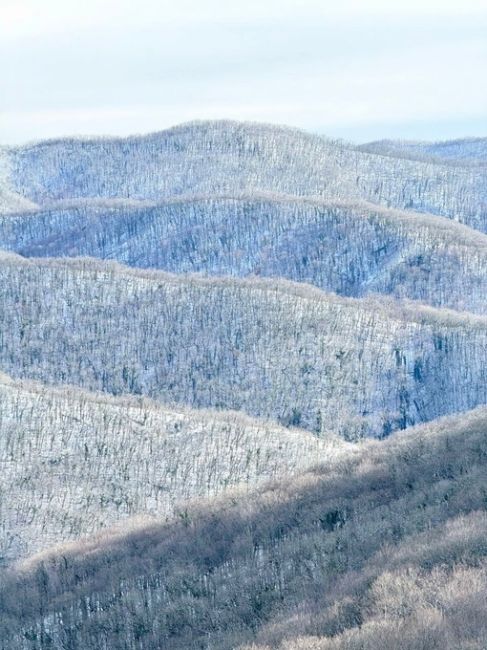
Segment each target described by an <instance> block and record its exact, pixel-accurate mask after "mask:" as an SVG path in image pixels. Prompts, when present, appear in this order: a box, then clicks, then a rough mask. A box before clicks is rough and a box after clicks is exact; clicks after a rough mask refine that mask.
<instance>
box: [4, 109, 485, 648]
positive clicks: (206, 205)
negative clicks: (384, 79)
mask: <svg viewBox="0 0 487 650" xmlns="http://www.w3.org/2000/svg"><path fill="white" fill-rule="evenodd" d="M486 151H487V145H486V140H485V139H482V138H477V139H464V140H454V141H449V142H436V143H426V142H403V141H391V140H383V141H378V142H372V143H369V144H367V145H361V146H356V145H352V144H348V143H346V142H342V141H340V140H331V139H327V138H324V137H321V136H318V135H311V134H309V133H306V132H304V131H299V130H297V129H290V128H285V127H278V126H272V125H265V124H254V123H238V122H230V121H217V122H194V123H188V124H185V125H182V126H178V127H174V128H173V129H169V130H167V131H163V132H159V133H154V134H151V135H148V136H137V137H129V138H73V139H68V138H60V139H56V140H48V141H40V142H37V143H33V144H28V145H23V146H8V147H7V146H5V147H2V148H0V248H1V249H2V252H1V254H0V370H1V373H2V374H1V375H0V469H1V474H0V648H1V650H161V648H168V649H171V650H172V649H174V650H192V649H194V650H196V649H206V650H228V649H239V650H270V649H272V648H275V649H278V650H308V649H309V650H392V649H394V650H396V649H397V650H430V649H432V650H434V649H436V648H437V649H438V650H440V649H441V650H458V649H465V650H485V648H486V647H487V625H486V620H487V616H486V613H487V587H486V585H487V541H486V540H487V510H486V508H487V483H486V480H485V477H486V475H487V410H486V409H487V301H486V295H487V210H486V197H487V189H486V188H487V182H486V181H487V167H486Z"/></svg>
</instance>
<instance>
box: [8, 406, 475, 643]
mask: <svg viewBox="0 0 487 650" xmlns="http://www.w3.org/2000/svg"><path fill="white" fill-rule="evenodd" d="M486 433H487V414H486V411H485V409H481V410H477V411H474V412H472V413H468V414H465V415H463V416H459V417H455V418H450V419H446V420H441V421H439V422H435V423H434V424H432V425H428V426H423V427H420V428H416V429H413V430H410V431H408V432H402V433H401V434H399V435H397V434H396V435H393V436H392V437H391V438H390V439H389V440H388V441H385V442H370V441H369V442H367V443H362V444H361V445H359V446H358V447H357V448H356V452H355V453H354V454H351V455H348V457H346V458H341V459H338V460H337V461H336V462H335V464H331V465H330V464H326V465H324V466H321V467H320V466H317V467H316V468H315V469H313V470H310V471H308V472H306V473H304V474H301V475H300V476H297V477H296V478H295V479H294V480H293V481H291V482H290V481H289V480H286V481H283V482H275V483H273V484H271V485H269V486H266V487H264V488H260V489H258V490H257V491H255V492H254V493H253V494H252V495H241V494H235V495H230V496H228V497H224V498H223V499H222V500H219V501H215V502H214V503H213V507H212V508H208V507H207V506H205V505H198V504H196V505H194V506H193V507H189V508H188V510H187V512H186V514H185V517H184V519H182V520H181V519H179V521H172V522H167V523H165V524H160V525H155V524H152V525H149V524H148V525H146V526H144V525H143V524H141V525H140V526H139V528H138V529H136V530H134V531H132V532H130V533H128V534H125V535H123V534H120V533H119V532H114V533H112V534H110V533H107V534H105V536H102V537H98V538H94V539H92V540H89V541H86V542H81V543H78V544H74V545H71V546H64V547H60V548H57V549H54V550H52V551H49V552H46V553H44V554H43V555H40V556H37V557H34V558H32V559H31V560H29V561H26V562H24V563H23V564H21V565H20V566H18V567H17V568H15V569H12V570H11V571H9V572H6V573H5V574H4V577H3V580H2V586H1V587H0V608H1V609H2V611H3V612H4V616H3V617H2V621H1V623H0V626H3V627H0V629H1V630H3V632H2V633H1V635H0V638H3V641H4V645H3V648H4V649H5V650H6V649H7V648H8V649H10V648H11V647H15V648H19V650H34V649H35V650H40V649H42V650H44V648H52V647H55V648H72V649H73V650H78V649H80V650H81V648H83V649H84V648H91V647H96V648H97V649H98V648H99V649H100V650H108V649H112V648H115V647H116V648H117V649H118V648H119V649H120V650H135V649H138V648H140V647H143V648H147V649H150V650H151V649H154V650H159V649H160V648H161V647H168V648H174V650H177V649H179V648H181V649H183V648H184V649H185V650H189V649H191V648H202V647H204V648H207V647H211V648H215V649H220V648H221V649H222V650H223V649H225V650H226V649H227V648H239V647H241V646H242V645H243V644H248V643H251V642H252V641H256V642H258V647H259V648H260V647H262V646H266V647H272V648H276V647H280V648H283V649H284V648H286V650H291V649H293V650H294V649H298V648H299V649H305V648H306V649H308V648H316V649H320V650H321V649H322V650H331V649H334V650H338V649H342V648H343V649H345V648H346V649H350V648H353V649H358V648H361V649H366V650H377V649H387V650H392V648H423V649H425V650H426V649H428V650H429V649H430V648H433V649H434V648H443V649H444V650H457V649H458V648H474V649H476V650H481V649H482V648H484V647H485V644H486V642H487V627H486V619H485V616H484V615H483V614H484V613H485V599H486V595H487V594H486V582H485V578H486V569H487V560H486V556H487V546H486V543H485V539H486V533H487V519H486V514H485V481H484V477H485V473H486V459H487V436H486ZM281 642H282V645H281ZM9 644H11V645H9Z"/></svg>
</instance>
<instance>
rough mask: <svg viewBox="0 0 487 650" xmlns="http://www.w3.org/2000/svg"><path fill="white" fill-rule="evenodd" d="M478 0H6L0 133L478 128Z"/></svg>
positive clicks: (397, 133)
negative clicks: (227, 122) (207, 122)
mask: <svg viewBox="0 0 487 650" xmlns="http://www.w3.org/2000/svg"><path fill="white" fill-rule="evenodd" d="M482 4H483V3H478V2H475V1H474V0H467V1H465V2H463V3H460V2H456V1H454V0H447V1H445V2H439V1H438V0H425V1H424V2H420V1H419V0H411V2H409V3H407V4H406V3H397V4H395V5H394V10H393V11H392V10H391V9H390V4H389V3H387V2H385V0H367V1H366V2H358V0H346V1H345V2H343V3H341V5H340V6H339V7H338V6H333V5H331V6H326V3H320V2H318V0H306V1H305V2H302V3H300V4H299V6H296V3H294V2H292V0H284V1H281V2H277V1H275V0H268V1H267V2H261V3H258V2H256V1H255V0H251V1H250V2H248V3H246V4H245V7H243V6H239V4H237V5H234V6H225V5H224V3H222V2H221V0H207V1H206V2H204V3H197V2H196V0H183V1H182V2H178V3H177V5H176V4H175V3H169V2H164V1H163V2H156V0H143V1H142V2H140V3H138V4H137V5H136V6H135V5H134V4H133V3H131V2H130V1H129V0H119V1H118V2H115V0H104V1H103V2H97V1H96V0H86V2H84V3H80V2H79V1H78V0H71V1H70V0H67V1H64V2H61V0H46V1H45V2H43V3H42V4H41V3H38V2H35V0H19V1H16V2H12V1H9V0H7V2H4V3H2V6H1V7H0V55H1V57H2V60H3V61H4V62H7V64H8V65H7V66H6V70H5V73H4V89H3V90H4V91H3V93H2V98H1V99H0V143H1V144H21V143H23V142H27V141H31V140H37V139H44V138H49V137H60V136H69V135H121V136H123V135H128V134H136V133H146V132H151V131H158V130H162V129H165V128H168V127H171V126H174V125H176V124H180V123H183V122H187V121H191V120H195V119H203V120H204V119H235V120H249V121H258V122H271V123H276V124H287V125H290V126H295V127H299V128H302V129H305V130H307V131H312V132H315V133H321V134H324V135H328V136H330V137H338V138H344V139H346V140H351V141H353V142H366V141H370V140H375V139H382V138H400V139H420V140H444V139H456V138H462V137H472V136H485V135H487V88H486V86H485V84H482V83H481V81H480V76H481V70H482V69H483V68H484V67H485V64H486V63H487V43H486V39H485V33H486V29H487V6H485V5H484V6H482Z"/></svg>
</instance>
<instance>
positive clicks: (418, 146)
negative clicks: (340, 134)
mask: <svg viewBox="0 0 487 650" xmlns="http://www.w3.org/2000/svg"><path fill="white" fill-rule="evenodd" d="M360 149H361V150H362V151H367V152H370V153H378V154H383V155H390V156H398V155H403V156H406V157H408V158H410V159H411V160H424V159H425V158H429V159H435V160H437V161H445V162H452V161H453V162H455V161H458V162H460V163H462V164H465V163H474V164H475V163H486V162H487V138H461V139H458V140H445V141H442V142H441V141H440V142H416V141H408V140H378V141H377V142H369V143H368V144H364V145H361V146H360Z"/></svg>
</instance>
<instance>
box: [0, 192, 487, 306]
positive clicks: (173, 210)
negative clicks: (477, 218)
mask: <svg viewBox="0 0 487 650" xmlns="http://www.w3.org/2000/svg"><path fill="white" fill-rule="evenodd" d="M0 247H1V248H5V249H9V250H13V251H16V252H18V253H20V254H21V255H26V256H29V257H32V256H39V257H62V256H87V255H88V256H92V257H100V258H104V259H115V260H118V261H119V262H123V263H125V264H128V265H130V266H135V267H140V268H151V267H152V268H159V269H162V270H165V271H171V272H173V273H192V272H202V273H205V274H212V275H235V276H247V275H261V276H271V277H285V278H288V279H290V280H295V281H297V282H307V283H310V284H314V285H316V286H318V287H320V288H321V289H325V290H327V291H333V292H336V293H338V294H341V295H346V296H363V295H367V294H370V293H384V294H388V295H389V294H390V295H395V296H397V297H402V298H411V299H413V300H420V301H422V302H426V303H428V304H431V305H435V306H440V307H451V308H454V309H460V310H467V311H472V312H478V313H485V312H487V301H486V300H485V296H486V295H487V235H483V234H480V233H479V232H477V231H474V230H472V229H470V228H467V227H465V226H463V225H460V224H458V223H455V222H453V221H451V220H448V219H445V218H442V217H435V216H432V215H424V214H418V213H415V212H400V211H397V210H392V209H385V208H380V207H379V206H374V205H373V204H367V203H361V202H358V203H346V202H338V203H337V202H329V201H328V202H326V201H321V200H313V199H297V198H294V197H286V196H277V195H276V196H266V195H262V196H248V197H236V198H224V197H223V198H219V197H209V198H190V199H172V200H168V201H165V202H162V203H156V204H152V203H147V202H142V203H140V202H133V201H132V202H122V201H101V202H100V201H96V202H94V201H88V202H86V201H82V202H72V203H66V204H61V205H59V204H57V205H56V206H55V207H52V208H46V209H43V210H39V211H36V212H30V213H21V214H12V213H9V214H5V215H0Z"/></svg>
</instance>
